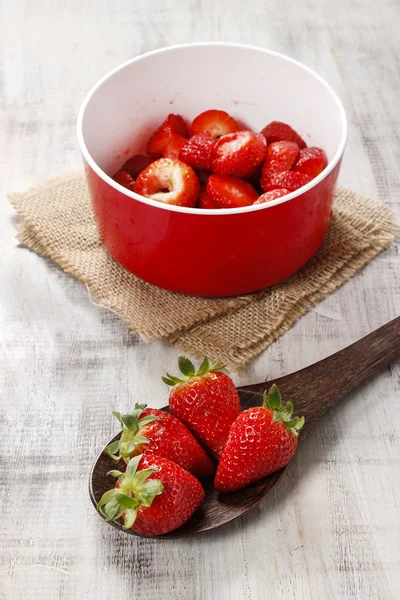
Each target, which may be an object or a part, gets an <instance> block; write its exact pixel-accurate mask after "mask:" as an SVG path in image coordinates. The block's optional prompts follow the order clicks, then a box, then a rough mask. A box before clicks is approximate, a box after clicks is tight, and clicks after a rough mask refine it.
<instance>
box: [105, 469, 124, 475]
mask: <svg viewBox="0 0 400 600" xmlns="http://www.w3.org/2000/svg"><path fill="white" fill-rule="evenodd" d="M107 475H111V477H120V476H121V475H124V473H123V472H122V471H117V470H116V469H112V470H111V471H108V473H107Z"/></svg>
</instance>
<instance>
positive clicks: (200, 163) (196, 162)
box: [179, 131, 215, 170]
mask: <svg viewBox="0 0 400 600" xmlns="http://www.w3.org/2000/svg"><path fill="white" fill-rule="evenodd" d="M214 145H215V140H214V138H213V137H212V135H211V133H208V131H206V132H204V133H198V134H197V135H193V136H192V137H191V138H189V139H188V140H186V143H185V145H184V146H183V147H182V149H181V151H180V153H179V159H180V160H182V161H183V162H185V163H186V164H187V165H190V166H191V167H193V169H199V170H208V169H210V168H211V153H212V150H213V148H214Z"/></svg>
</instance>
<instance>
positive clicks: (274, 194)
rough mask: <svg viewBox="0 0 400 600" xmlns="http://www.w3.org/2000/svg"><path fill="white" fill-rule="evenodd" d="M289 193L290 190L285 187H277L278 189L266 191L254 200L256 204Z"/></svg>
mask: <svg viewBox="0 0 400 600" xmlns="http://www.w3.org/2000/svg"><path fill="white" fill-rule="evenodd" d="M287 194H290V192H289V190H286V189H285V188H276V190H271V191H270V192H265V194H261V196H260V197H259V198H258V199H257V200H256V201H255V202H254V204H264V202H271V201H272V200H276V199H277V198H282V196H286V195H287Z"/></svg>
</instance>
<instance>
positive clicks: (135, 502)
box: [97, 452, 204, 535]
mask: <svg viewBox="0 0 400 600" xmlns="http://www.w3.org/2000/svg"><path fill="white" fill-rule="evenodd" d="M109 475H113V476H114V477H118V480H117V483H116V484H115V487H114V488H113V489H111V490H108V492H105V494H103V496H102V497H101V498H100V501H99V503H98V505H97V509H98V511H99V512H100V514H102V515H103V517H104V518H105V520H106V521H115V520H116V519H119V518H120V517H122V518H123V520H124V525H123V527H124V529H132V531H135V532H136V533H139V534H141V535H162V534H163V533H168V532H169V531H173V530H174V529H177V528H178V527H180V526H181V525H183V524H184V523H186V521H187V520H188V519H189V518H190V517H191V516H192V514H193V512H194V511H195V510H196V508H198V506H200V504H201V503H202V501H203V499H204V490H203V488H202V487H201V485H200V483H199V482H198V481H197V479H196V478H195V477H193V475H191V473H189V472H188V471H185V469H182V467H180V466H179V465H176V464H175V463H174V462H172V461H170V460H168V459H167V458H162V457H161V456H157V455H156V454H152V453H150V452H149V453H148V454H144V455H142V454H139V455H138V456H135V457H134V458H131V459H130V461H129V462H128V465H127V468H126V471H125V473H122V472H121V471H114V470H113V471H110V472H109Z"/></svg>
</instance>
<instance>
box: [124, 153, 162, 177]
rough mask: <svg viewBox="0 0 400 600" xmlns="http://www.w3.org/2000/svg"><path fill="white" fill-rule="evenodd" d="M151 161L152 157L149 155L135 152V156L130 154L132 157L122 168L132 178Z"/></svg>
mask: <svg viewBox="0 0 400 600" xmlns="http://www.w3.org/2000/svg"><path fill="white" fill-rule="evenodd" d="M153 161H154V158H151V157H150V156H145V155H144V154H135V156H132V158H130V159H128V160H127V161H126V163H125V164H124V165H123V166H122V168H123V170H124V171H126V172H127V173H129V175H130V176H131V177H133V179H136V177H137V176H138V175H139V173H141V172H142V171H143V169H145V168H146V167H148V166H149V165H150V164H151V163H152V162H153Z"/></svg>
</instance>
